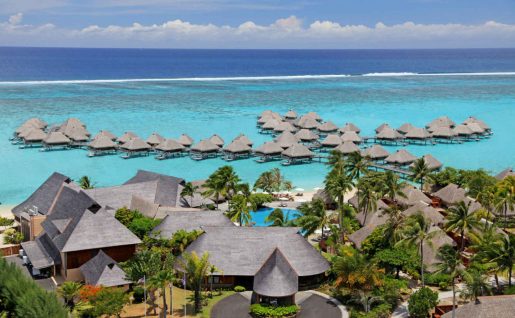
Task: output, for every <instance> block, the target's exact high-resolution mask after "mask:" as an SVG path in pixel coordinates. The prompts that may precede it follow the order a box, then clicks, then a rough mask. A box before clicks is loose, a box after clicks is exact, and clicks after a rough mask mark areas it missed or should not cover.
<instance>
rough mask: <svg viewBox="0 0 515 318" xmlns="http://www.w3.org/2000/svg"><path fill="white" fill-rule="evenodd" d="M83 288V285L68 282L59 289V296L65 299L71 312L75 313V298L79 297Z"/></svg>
mask: <svg viewBox="0 0 515 318" xmlns="http://www.w3.org/2000/svg"><path fill="white" fill-rule="evenodd" d="M81 288H82V284H81V283H77V282H73V281H66V282H64V283H62V284H61V286H59V287H58V288H57V294H58V295H59V296H61V297H63V300H64V303H65V304H66V306H67V307H68V308H70V311H73V308H74V307H75V298H76V297H77V296H78V295H79V291H80V289H81Z"/></svg>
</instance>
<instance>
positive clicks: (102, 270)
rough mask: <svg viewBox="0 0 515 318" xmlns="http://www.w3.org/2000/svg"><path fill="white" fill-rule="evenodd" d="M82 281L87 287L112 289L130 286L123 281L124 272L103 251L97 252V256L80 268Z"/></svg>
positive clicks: (126, 281)
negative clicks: (82, 276)
mask: <svg viewBox="0 0 515 318" xmlns="http://www.w3.org/2000/svg"><path fill="white" fill-rule="evenodd" d="M80 271H81V272H82V274H83V275H84V280H85V281H86V284H88V285H95V286H100V285H102V286H104V287H113V286H121V285H126V284H130V283H131V282H130V281H128V280H127V279H125V276H126V275H125V272H124V271H123V270H122V269H121V268H120V266H119V265H118V263H116V261H115V260H113V259H112V258H111V257H109V255H107V254H106V253H104V251H102V250H100V251H98V253H97V255H96V256H95V257H93V258H92V259H90V260H89V261H87V262H86V263H84V264H83V265H82V266H81V267H80Z"/></svg>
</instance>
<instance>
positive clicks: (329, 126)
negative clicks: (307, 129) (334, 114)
mask: <svg viewBox="0 0 515 318" xmlns="http://www.w3.org/2000/svg"><path fill="white" fill-rule="evenodd" d="M317 130H318V132H319V133H320V134H321V135H327V134H331V133H335V132H337V131H338V126H336V125H335V124H334V123H333V122H332V121H326V122H325V123H323V124H321V125H320V126H318V128H317Z"/></svg>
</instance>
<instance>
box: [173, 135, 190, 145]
mask: <svg viewBox="0 0 515 318" xmlns="http://www.w3.org/2000/svg"><path fill="white" fill-rule="evenodd" d="M177 141H178V142H179V143H180V144H181V145H183V146H185V147H190V146H191V145H193V138H191V137H190V136H188V135H186V134H182V135H181V136H180V137H179V138H178V139H177Z"/></svg>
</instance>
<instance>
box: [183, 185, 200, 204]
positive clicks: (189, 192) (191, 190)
mask: <svg viewBox="0 0 515 318" xmlns="http://www.w3.org/2000/svg"><path fill="white" fill-rule="evenodd" d="M197 190H198V186H196V185H193V183H191V182H186V184H185V185H184V188H183V189H182V191H181V197H182V198H185V197H190V207H191V205H192V204H193V202H192V201H193V195H195V192H197Z"/></svg>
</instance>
